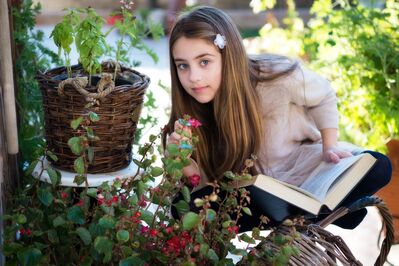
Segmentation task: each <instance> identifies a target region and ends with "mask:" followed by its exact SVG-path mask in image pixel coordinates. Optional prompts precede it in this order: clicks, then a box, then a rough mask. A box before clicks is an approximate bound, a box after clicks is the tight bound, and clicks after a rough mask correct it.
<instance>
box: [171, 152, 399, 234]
mask: <svg viewBox="0 0 399 266" xmlns="http://www.w3.org/2000/svg"><path fill="white" fill-rule="evenodd" d="M365 152H367V153H370V154H371V155H373V156H374V157H375V158H376V159H377V161H376V162H375V164H374V166H373V167H372V168H371V169H370V171H369V172H368V173H367V175H366V176H365V177H364V178H363V179H362V180H361V181H360V182H359V184H357V185H356V187H355V188H354V189H353V190H352V191H351V193H349V195H348V196H347V197H346V198H345V199H344V200H343V201H342V202H341V203H340V205H339V206H349V205H350V204H351V203H353V202H354V201H356V200H358V199H360V198H362V197H365V196H371V195H373V194H374V193H375V192H377V191H378V190H379V189H381V188H382V187H384V186H385V185H386V184H388V182H389V181H390V179H391V175H392V166H391V162H390V161H389V159H388V157H386V156H385V155H383V154H381V153H378V152H374V151H365ZM246 189H247V190H248V191H249V192H250V197H251V203H250V204H249V206H248V207H249V208H250V209H251V212H252V216H249V215H246V214H243V216H242V217H241V218H240V219H239V220H238V224H239V226H240V230H239V231H240V232H245V231H250V230H252V228H253V227H256V226H258V225H259V222H260V219H259V218H260V216H261V215H264V216H267V217H269V218H270V215H268V213H269V214H270V209H271V208H285V209H286V210H285V211H284V212H285V213H286V215H300V214H305V215H307V216H308V218H309V219H311V220H312V221H314V222H316V221H319V220H321V219H323V218H324V217H326V215H327V214H321V215H319V216H318V217H313V218H311V217H312V215H309V214H307V213H305V212H304V211H302V210H301V209H299V208H297V207H295V206H293V205H287V203H285V202H281V201H279V200H275V197H274V196H273V195H271V194H269V193H267V192H264V191H263V190H261V189H259V188H257V187H255V186H247V187H246ZM212 191H213V188H212V187H211V186H206V187H204V188H202V189H200V190H198V191H196V192H194V193H192V195H191V199H192V201H191V202H190V209H191V211H194V212H198V211H199V209H198V208H196V207H195V205H194V203H193V201H194V199H196V198H202V197H204V196H205V195H210V194H211V193H212ZM225 195H226V194H225V192H221V194H220V195H219V197H221V198H224V197H225ZM181 199H182V195H178V196H177V197H176V199H175V200H174V202H177V201H179V200H181ZM265 201H269V202H273V204H274V205H270V204H269V206H268V204H267V202H266V203H265ZM276 202H277V203H276ZM276 204H280V205H281V206H276ZM287 206H288V207H287ZM211 207H212V208H213V209H216V210H217V209H218V206H217V205H216V204H213V205H212V206H211ZM284 212H283V213H284ZM366 214H367V210H366V209H365V208H363V209H361V210H359V211H356V212H353V213H350V214H347V215H345V216H344V217H342V218H340V219H338V220H337V221H335V222H334V224H336V225H338V226H340V227H342V228H345V229H353V228H355V227H356V226H358V225H359V223H360V222H361V221H362V220H363V218H364V217H365V216H366ZM172 215H173V216H174V217H175V218H178V214H177V211H176V209H175V208H174V207H173V208H172ZM283 218H284V217H281V219H276V220H273V219H270V222H269V223H268V224H267V226H275V225H277V224H278V223H280V222H281V220H282V219H283ZM233 219H234V218H233Z"/></svg>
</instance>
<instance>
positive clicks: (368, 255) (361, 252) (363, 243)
mask: <svg viewBox="0 0 399 266" xmlns="http://www.w3.org/2000/svg"><path fill="white" fill-rule="evenodd" d="M40 29H41V30H43V31H44V32H45V35H46V36H49V34H50V32H51V29H52V26H40ZM115 38H118V36H117V34H114V35H112V36H110V38H109V40H108V42H109V43H113V41H115ZM45 44H46V45H47V46H48V47H50V48H52V49H54V51H56V48H55V46H54V45H53V44H52V41H50V40H46V41H45ZM147 44H148V45H149V46H150V47H152V48H153V49H154V50H155V52H156V53H157V54H158V55H159V57H160V58H159V59H160V60H159V62H158V64H155V63H153V62H152V60H151V59H150V58H148V57H146V56H145V55H144V53H142V52H134V53H133V54H132V56H134V57H135V60H140V61H142V65H141V66H140V67H138V68H136V69H137V71H139V72H141V73H145V74H146V75H148V76H149V77H150V78H151V80H152V81H151V85H150V87H149V90H150V91H153V92H154V95H155V97H156V100H157V105H158V109H157V111H156V114H155V115H156V116H157V117H158V118H159V127H158V128H156V129H154V130H155V131H157V130H158V129H159V128H160V127H162V126H163V125H164V124H165V123H166V121H167V115H166V110H167V109H168V108H169V95H168V93H167V92H166V91H165V90H164V89H161V88H160V87H159V86H158V82H159V81H161V82H162V83H163V84H165V85H169V84H170V78H169V73H168V68H169V62H168V48H167V39H166V38H163V39H162V40H161V41H159V42H154V41H151V40H148V41H147ZM71 57H72V62H73V63H76V62H77V61H76V52H75V51H73V52H72V56H71ZM74 60H75V61H74ZM380 227H381V219H380V217H379V215H378V212H377V210H376V209H375V208H369V214H368V215H367V216H366V219H365V220H364V221H363V222H362V223H361V224H360V225H359V226H358V227H357V228H356V229H355V230H343V229H340V228H338V227H336V226H329V227H328V230H330V231H331V232H333V233H334V234H337V235H340V236H341V237H342V238H343V239H344V241H345V242H346V243H347V244H348V246H349V247H350V249H351V250H352V252H353V253H354V255H355V257H356V258H358V259H359V260H360V261H361V262H362V263H363V264H364V265H374V261H375V259H376V258H377V256H378V254H379V249H378V245H377V240H378V233H379V230H380ZM388 261H389V263H386V265H399V245H395V246H394V247H393V249H392V250H391V252H390V255H389V258H388Z"/></svg>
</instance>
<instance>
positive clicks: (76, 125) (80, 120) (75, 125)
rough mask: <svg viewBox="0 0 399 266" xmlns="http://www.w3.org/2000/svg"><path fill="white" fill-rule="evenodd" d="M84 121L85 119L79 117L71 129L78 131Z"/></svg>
mask: <svg viewBox="0 0 399 266" xmlns="http://www.w3.org/2000/svg"><path fill="white" fill-rule="evenodd" d="M82 121H83V117H78V118H76V119H74V120H72V121H71V128H73V129H75V130H76V129H77V128H78V127H79V125H80V123H82Z"/></svg>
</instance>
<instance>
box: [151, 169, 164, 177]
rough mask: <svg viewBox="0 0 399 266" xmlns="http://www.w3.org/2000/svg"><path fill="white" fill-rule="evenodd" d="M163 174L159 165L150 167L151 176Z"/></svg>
mask: <svg viewBox="0 0 399 266" xmlns="http://www.w3.org/2000/svg"><path fill="white" fill-rule="evenodd" d="M162 174H163V168H161V167H152V169H151V175H152V176H153V177H157V176H160V175H162Z"/></svg>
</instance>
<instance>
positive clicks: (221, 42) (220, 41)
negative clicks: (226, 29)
mask: <svg viewBox="0 0 399 266" xmlns="http://www.w3.org/2000/svg"><path fill="white" fill-rule="evenodd" d="M213 43H214V44H215V45H216V46H217V47H219V48H220V49H223V48H224V47H225V46H226V38H225V37H224V36H223V35H220V34H219V33H218V34H217V35H216V37H215V40H214V41H213Z"/></svg>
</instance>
